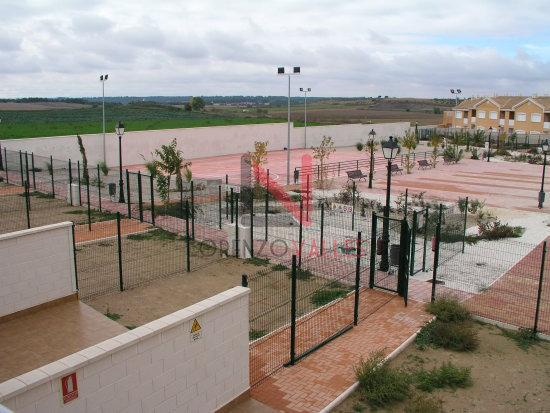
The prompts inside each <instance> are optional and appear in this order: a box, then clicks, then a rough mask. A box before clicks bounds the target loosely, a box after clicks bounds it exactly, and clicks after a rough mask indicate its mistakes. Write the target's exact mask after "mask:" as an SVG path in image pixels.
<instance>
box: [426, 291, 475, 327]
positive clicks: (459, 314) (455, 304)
mask: <svg viewBox="0 0 550 413" xmlns="http://www.w3.org/2000/svg"><path fill="white" fill-rule="evenodd" d="M426 310H427V311H428V312H429V313H430V314H433V315H435V316H436V317H437V319H438V320H439V321H443V322H446V323H447V322H452V321H466V320H469V319H470V312H469V311H468V309H467V308H466V307H465V306H464V305H463V304H462V303H460V302H459V301H458V300H457V299H456V298H454V297H442V298H438V299H436V300H435V301H434V302H433V303H429V304H428V305H427V306H426Z"/></svg>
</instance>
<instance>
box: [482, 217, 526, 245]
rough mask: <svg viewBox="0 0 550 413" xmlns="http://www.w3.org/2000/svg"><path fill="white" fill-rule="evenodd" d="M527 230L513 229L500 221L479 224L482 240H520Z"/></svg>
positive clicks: (521, 228)
mask: <svg viewBox="0 0 550 413" xmlns="http://www.w3.org/2000/svg"><path fill="white" fill-rule="evenodd" d="M524 231H525V228H523V227H513V226H511V225H508V224H503V223H501V222H500V221H499V220H490V221H487V222H479V223H478V232H479V238H480V239H486V240H497V239H502V238H519V237H521V236H522V235H523V232H524Z"/></svg>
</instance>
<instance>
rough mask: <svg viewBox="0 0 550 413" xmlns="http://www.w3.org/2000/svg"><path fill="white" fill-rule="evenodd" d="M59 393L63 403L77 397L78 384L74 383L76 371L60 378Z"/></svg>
mask: <svg viewBox="0 0 550 413" xmlns="http://www.w3.org/2000/svg"><path fill="white" fill-rule="evenodd" d="M61 393H62V395H63V404H67V403H69V402H70V401H71V400H74V399H76V398H78V385H77V383H76V372H75V373H71V374H69V375H68V376H65V377H62V378H61Z"/></svg>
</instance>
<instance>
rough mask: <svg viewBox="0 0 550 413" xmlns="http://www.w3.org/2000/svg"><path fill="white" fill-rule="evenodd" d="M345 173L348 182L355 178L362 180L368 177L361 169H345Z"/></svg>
mask: <svg viewBox="0 0 550 413" xmlns="http://www.w3.org/2000/svg"><path fill="white" fill-rule="evenodd" d="M346 173H347V174H348V182H349V181H355V180H356V179H357V180H359V181H360V180H361V179H364V180H367V178H368V177H369V176H368V175H365V174H364V173H363V172H362V171H361V169H356V170H354V171H346Z"/></svg>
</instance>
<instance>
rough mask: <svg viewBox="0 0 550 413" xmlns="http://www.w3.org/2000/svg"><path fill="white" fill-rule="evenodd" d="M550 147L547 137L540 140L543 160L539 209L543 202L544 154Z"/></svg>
mask: <svg viewBox="0 0 550 413" xmlns="http://www.w3.org/2000/svg"><path fill="white" fill-rule="evenodd" d="M549 149H550V145H549V144H548V139H545V140H544V142H542V152H543V153H544V160H543V163H542V182H541V183H540V192H539V209H542V206H543V204H544V198H545V193H544V175H546V155H547V154H548V150H549Z"/></svg>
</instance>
